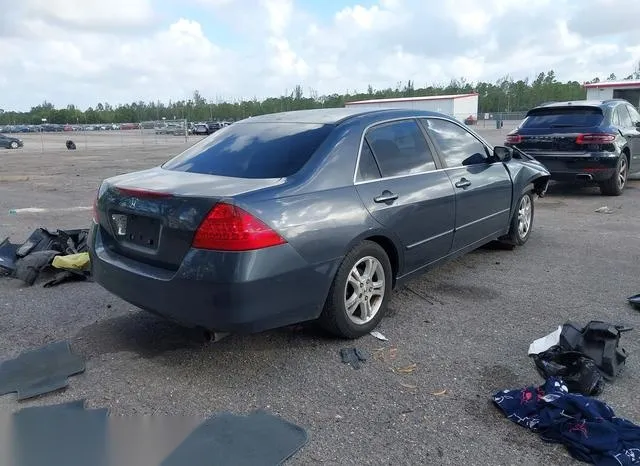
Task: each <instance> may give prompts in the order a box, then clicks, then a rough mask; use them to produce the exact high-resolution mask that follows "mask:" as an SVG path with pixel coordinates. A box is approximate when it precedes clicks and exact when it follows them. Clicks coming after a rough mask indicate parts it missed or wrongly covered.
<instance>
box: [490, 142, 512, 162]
mask: <svg viewBox="0 0 640 466" xmlns="http://www.w3.org/2000/svg"><path fill="white" fill-rule="evenodd" d="M493 157H494V158H495V159H497V160H499V161H500V162H507V161H509V160H511V158H513V149H511V148H510V147H505V146H495V147H494V148H493Z"/></svg>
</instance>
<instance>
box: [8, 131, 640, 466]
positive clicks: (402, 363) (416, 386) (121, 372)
mask: <svg viewBox="0 0 640 466" xmlns="http://www.w3.org/2000/svg"><path fill="white" fill-rule="evenodd" d="M482 132H483V133H484V134H485V135H486V137H487V138H488V139H489V140H490V142H493V143H499V142H501V141H502V139H503V137H504V134H505V132H506V130H503V131H500V132H498V131H496V130H484V131H482ZM151 137H152V136H151ZM105 138H106V139H105V141H107V142H105V143H104V147H102V148H100V149H95V150H87V151H80V150H79V151H76V152H72V151H66V150H54V149H53V147H51V148H48V149H47V151H46V152H45V153H44V154H42V153H41V152H40V150H41V147H40V146H39V145H38V144H37V142H38V139H37V138H36V139H35V140H34V141H32V144H29V145H28V146H27V147H26V148H25V149H24V150H17V151H0V237H2V238H3V237H4V236H9V235H10V236H11V239H12V240H13V241H14V242H21V241H23V240H24V239H26V237H27V236H28V235H29V234H30V233H31V232H32V231H33V230H34V229H35V228H37V227H40V226H46V227H50V228H53V229H55V228H61V229H65V228H82V227H85V226H87V225H88V223H89V222H90V218H91V217H90V215H91V212H90V210H89V209H88V208H89V207H90V206H91V202H92V200H93V197H94V196H95V191H96V189H97V187H98V184H99V182H100V181H101V180H102V179H104V178H106V177H109V176H112V175H115V174H118V173H122V172H128V171H133V170H137V169H142V168H145V167H149V166H152V165H155V164H158V163H159V162H161V161H164V160H166V159H167V158H168V157H169V156H170V155H172V154H175V153H176V152H177V151H178V150H179V147H181V145H184V143H178V142H171V143H164V144H163V143H162V142H161V141H160V142H157V143H154V144H147V145H137V146H135V147H134V146H128V145H126V144H124V145H123V144H122V141H121V139H120V136H119V135H118V134H115V133H114V134H113V135H112V136H111V135H109V136H105ZM109 138H111V147H109V142H108V141H109ZM63 140H64V139H62V141H63ZM79 141H80V143H82V139H80V140H79ZM192 142H193V140H192ZM101 144H102V143H101ZM79 148H81V147H80V144H79ZM605 205H606V206H609V207H611V208H612V209H613V213H612V214H603V213H596V212H595V210H596V209H598V208H599V207H602V206H605ZM29 207H38V208H42V209H44V211H40V212H29V211H20V210H18V211H17V213H13V214H12V213H10V210H11V209H23V208H29ZM83 208H84V209H83ZM638 212H640V181H637V180H632V181H630V182H629V184H628V186H627V188H626V191H625V193H624V195H623V196H621V197H617V198H607V197H602V196H600V194H599V191H598V190H597V189H595V188H568V187H564V186H557V185H554V186H552V188H551V190H550V192H549V194H548V196H547V197H546V198H544V199H539V200H537V202H536V211H535V220H534V229H533V233H532V236H531V239H530V240H529V242H528V243H527V244H526V245H525V246H524V247H522V248H518V249H516V250H514V251H505V250H491V249H481V250H478V251H476V252H474V253H471V254H469V255H467V256H465V257H463V258H461V259H459V260H456V261H454V262H452V263H450V264H448V265H445V266H443V267H441V268H440V269H438V270H436V271H433V272H431V273H429V274H428V275H426V276H424V278H422V279H417V280H414V281H413V282H411V283H410V284H409V286H408V287H407V288H405V289H403V290H400V291H398V292H396V293H395V295H394V298H393V300H392V302H391V306H390V312H389V314H388V316H387V317H386V318H385V319H384V320H383V321H382V323H381V325H380V327H379V329H378V330H380V332H381V333H383V334H384V335H385V336H386V337H387V338H388V339H389V341H388V342H381V341H378V340H376V339H374V338H373V337H370V336H367V337H365V338H362V339H360V340H358V341H356V342H355V345H357V346H358V347H359V348H362V349H365V350H366V351H367V352H368V353H369V354H371V355H372V357H371V358H370V359H369V360H368V361H367V362H365V363H364V365H363V367H362V368H361V369H360V370H354V369H352V368H351V367H349V366H348V365H345V364H342V363H341V361H340V356H339V350H340V348H343V347H346V346H350V343H349V342H346V343H345V342H344V341H337V340H332V339H329V338H327V337H325V336H323V335H321V334H319V333H318V332H316V331H315V330H313V329H312V328H309V329H307V328H300V327H296V328H287V329H281V330H275V331H271V332H266V333H263V334H258V335H252V336H230V337H228V338H226V339H224V340H222V341H220V342H217V343H213V344H206V343H205V342H204V339H203V336H202V335H201V333H200V332H196V331H193V330H188V329H183V328H180V327H178V326H175V325H173V324H171V323H167V322H165V321H162V320H159V319H157V318H155V317H153V316H151V315H149V314H147V313H143V312H139V311H137V310H135V309H134V308H133V306H131V305H129V304H127V303H125V302H123V301H121V300H119V299H118V298H116V297H114V296H112V295H110V294H109V293H108V292H106V291H105V290H103V289H101V288H100V287H99V286H98V285H96V284H95V283H82V282H80V283H68V284H64V285H61V286H58V287H54V288H49V289H47V288H43V287H42V286H40V285H38V284H36V285H35V286H33V287H31V288H25V287H24V286H23V285H22V284H21V282H19V281H17V280H10V279H0V360H4V359H7V358H10V357H15V356H17V355H18V354H19V353H20V352H22V351H24V350H27V349H30V348H35V347H38V346H41V345H43V344H46V343H49V342H52V341H55V340H62V339H67V340H69V341H70V342H71V344H72V346H73V348H74V350H75V351H76V352H78V353H79V354H81V355H83V356H84V357H85V358H86V359H87V371H86V372H85V373H84V374H82V375H79V376H76V377H73V378H71V379H70V386H69V388H68V389H67V390H66V391H63V392H58V393H54V394H50V395H46V396H43V397H41V398H39V399H36V400H32V401H28V402H25V403H22V404H20V405H19V404H18V403H17V402H16V401H15V395H6V396H3V397H0V409H3V410H11V411H15V410H17V409H19V408H20V407H23V406H27V405H28V406H31V405H45V404H54V403H60V402H63V401H67V400H75V399H81V398H85V399H86V400H87V402H88V406H89V407H91V408H93V407H107V408H109V409H110V410H111V412H112V413H113V414H185V415H198V416H203V417H204V416H208V415H210V414H212V413H214V412H217V411H232V412H237V413H245V412H249V411H251V410H253V409H256V408H263V409H266V410H268V411H270V412H272V413H276V414H280V415H282V416H284V417H285V418H286V419H287V420H289V421H292V422H294V423H296V424H298V425H300V426H302V427H304V428H306V429H307V431H308V433H309V437H310V438H309V443H308V444H307V446H306V447H305V448H304V449H303V450H302V451H300V452H299V453H298V454H297V455H295V456H294V457H293V459H292V460H291V461H290V463H288V464H320V463H324V464H358V465H360V464H452V465H459V464H469V465H473V464H491V465H501V464H505V465H506V464H522V465H529V464H574V463H573V461H572V460H571V459H570V457H569V456H568V455H567V454H566V452H565V450H564V447H562V446H558V445H550V444H545V443H543V442H541V441H540V439H539V438H538V437H537V436H536V435H534V434H532V433H530V432H528V431H527V430H526V429H524V428H521V427H519V426H517V425H515V424H513V423H511V422H510V421H508V420H506V419H505V418H504V417H503V415H502V414H500V412H499V411H498V410H497V409H496V408H495V407H493V406H492V404H491V402H490V396H491V395H492V394H493V393H494V392H495V391H497V390H499V389H506V388H518V387H522V386H525V385H529V384H536V385H537V384H539V383H541V382H542V379H541V378H540V377H539V376H538V374H537V373H536V371H535V369H534V365H533V363H532V361H530V360H529V358H528V357H527V349H528V347H529V344H530V343H531V341H532V340H534V339H536V338H538V337H541V336H544V335H546V334H547V333H549V332H551V331H553V330H555V329H556V328H557V326H558V325H560V324H562V323H564V322H565V321H566V320H574V321H576V322H578V323H579V324H581V325H582V324H586V323H587V322H588V321H589V320H605V321H610V322H613V323H619V322H621V323H625V324H627V325H629V326H632V327H634V328H635V330H634V331H633V332H631V333H626V334H624V335H623V337H622V346H623V347H625V348H626V349H627V350H628V351H629V353H630V356H629V358H628V360H627V369H626V371H625V373H624V374H623V376H622V377H620V378H619V379H618V380H616V381H615V383H613V384H608V385H607V387H606V389H605V392H604V394H603V395H602V396H601V399H603V400H604V401H606V402H607V403H609V404H610V405H611V406H612V407H613V408H614V410H615V411H616V413H617V414H618V415H620V416H623V417H626V418H629V419H631V420H633V421H635V422H640V403H638V401H637V388H638V386H639V385H640V356H639V354H638V349H640V343H639V342H640V340H639V335H640V313H639V312H638V311H637V310H634V309H632V308H631V307H629V306H628V305H627V303H626V299H625V298H626V297H627V296H630V295H632V294H635V293H638V292H640V279H638V276H639V275H640V274H639V268H638V267H639V266H638V264H639V263H640V262H639V260H640V258H639V255H640V235H638V232H639V231H640V215H638ZM2 238H0V239H2ZM392 348H395V349H392ZM412 365H415V366H412ZM407 366H410V369H408V370H406V371H398V369H399V368H403V367H407ZM413 367H414V369H412V368H413ZM445 390H446V392H445ZM576 464H577V463H576Z"/></svg>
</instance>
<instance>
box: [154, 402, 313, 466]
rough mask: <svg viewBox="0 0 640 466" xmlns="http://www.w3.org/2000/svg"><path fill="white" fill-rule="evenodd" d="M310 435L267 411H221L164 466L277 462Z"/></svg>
mask: <svg viewBox="0 0 640 466" xmlns="http://www.w3.org/2000/svg"><path fill="white" fill-rule="evenodd" d="M307 439H308V437H307V433H306V431H305V430H304V429H303V428H301V427H299V426H297V425H295V424H292V423H290V422H288V421H285V420H284V419H282V418H280V417H278V416H274V415H272V414H269V413H266V412H264V411H254V412H252V413H250V414H249V415H247V416H239V415H235V414H231V413H221V414H218V415H215V416H213V417H212V418H210V419H208V420H206V421H205V422H203V423H202V424H200V426H198V427H197V428H196V429H195V430H194V431H193V432H192V433H191V434H190V435H189V436H188V437H187V438H186V439H185V440H184V441H183V442H182V443H181V444H180V445H178V447H177V448H176V449H175V450H174V451H173V452H172V453H171V454H170V455H169V456H168V457H167V458H166V459H165V460H164V461H163V462H162V463H161V466H185V465H189V466H210V465H226V464H229V465H234V466H244V465H246V466H261V465H264V466H275V465H279V464H282V463H284V462H285V461H286V460H287V459H289V458H291V457H292V456H293V455H294V454H295V453H296V452H297V451H298V450H300V448H302V447H303V446H304V445H305V444H306V443H307Z"/></svg>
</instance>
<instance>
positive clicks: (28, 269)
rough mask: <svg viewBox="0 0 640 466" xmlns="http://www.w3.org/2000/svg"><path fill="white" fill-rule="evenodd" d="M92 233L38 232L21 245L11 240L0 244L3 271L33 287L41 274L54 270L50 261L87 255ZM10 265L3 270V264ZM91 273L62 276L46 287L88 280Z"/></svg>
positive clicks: (87, 231)
mask: <svg viewBox="0 0 640 466" xmlns="http://www.w3.org/2000/svg"><path fill="white" fill-rule="evenodd" d="M88 236H89V230H87V229H76V230H56V231H55V232H52V231H49V230H47V229H46V228H38V229H37V230H35V231H34V232H33V233H31V235H30V236H29V238H27V240H26V241H25V242H24V243H23V244H22V245H19V246H18V245H15V244H11V243H9V241H8V239H6V240H4V241H3V242H2V243H0V271H2V270H4V271H5V274H7V275H9V276H11V277H13V278H17V279H19V280H22V281H23V282H24V283H26V284H27V285H29V286H32V285H33V284H34V283H35V282H36V280H37V279H38V277H39V276H40V273H41V272H43V271H45V270H46V269H48V268H49V267H50V266H51V261H52V260H53V258H54V257H56V256H58V255H70V254H77V253H82V252H87V251H88V244H87V240H88ZM5 263H6V264H8V265H7V266H6V267H4V268H3V267H2V264H5ZM88 275H89V274H88V273H84V272H83V273H80V272H66V271H65V272H62V273H59V274H57V275H56V276H55V277H54V278H53V279H51V280H49V281H48V282H47V283H45V287H47V288H48V287H51V286H55V285H58V284H60V283H64V282H68V281H75V280H85V279H86V278H87V277H88Z"/></svg>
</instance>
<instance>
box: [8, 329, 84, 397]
mask: <svg viewBox="0 0 640 466" xmlns="http://www.w3.org/2000/svg"><path fill="white" fill-rule="evenodd" d="M84 370H85V363H84V360H83V359H82V358H81V357H80V356H78V355H75V354H73V353H72V352H71V347H70V346H69V343H68V342H66V341H60V342H56V343H51V344H49V345H47V346H43V347H42V348H38V349H36V350H31V351H27V352H25V353H22V354H21V355H20V356H18V357H17V358H16V359H11V360H9V361H5V362H3V363H2V364H1V365H0V395H6V394H7V393H12V392H17V393H18V400H25V399H27V398H32V397H34V396H38V395H42V394H44V393H49V392H52V391H55V390H59V389H61V388H65V387H67V385H68V384H69V381H68V380H67V378H68V377H70V376H72V375H75V374H79V373H81V372H84Z"/></svg>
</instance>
